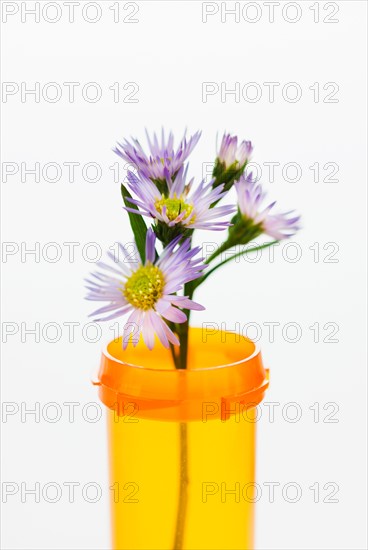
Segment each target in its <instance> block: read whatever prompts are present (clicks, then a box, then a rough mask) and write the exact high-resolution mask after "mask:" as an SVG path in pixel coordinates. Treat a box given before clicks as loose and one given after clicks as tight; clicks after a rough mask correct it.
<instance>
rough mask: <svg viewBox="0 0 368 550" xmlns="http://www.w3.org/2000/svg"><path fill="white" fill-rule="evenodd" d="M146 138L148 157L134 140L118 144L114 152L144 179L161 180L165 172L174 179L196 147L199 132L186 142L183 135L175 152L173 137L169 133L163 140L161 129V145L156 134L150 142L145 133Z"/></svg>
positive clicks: (163, 134) (199, 135) (163, 135)
mask: <svg viewBox="0 0 368 550" xmlns="http://www.w3.org/2000/svg"><path fill="white" fill-rule="evenodd" d="M146 136H147V141H148V146H149V150H150V155H149V156H147V155H146V153H145V152H144V150H143V148H142V146H141V144H140V143H139V141H138V140H137V139H134V138H132V139H131V143H130V142H129V141H128V140H124V142H123V143H118V144H117V146H116V147H115V149H114V152H115V153H116V154H117V155H119V156H120V157H122V158H123V159H124V160H126V161H128V162H130V163H132V164H133V165H134V166H135V167H136V168H137V170H138V172H139V174H141V175H143V176H145V177H146V178H150V179H153V180H163V179H165V175H164V174H165V172H168V173H169V174H170V177H175V175H176V174H177V172H178V171H179V170H180V168H181V167H182V166H183V164H184V162H185V161H186V160H187V158H188V156H189V155H190V153H191V152H192V151H193V149H194V147H195V146H196V145H197V143H198V140H199V138H200V137H201V132H196V133H195V134H194V135H193V136H192V137H191V138H189V140H188V141H187V139H186V136H185V134H184V137H183V139H182V140H181V142H180V143H179V146H178V148H177V150H176V151H175V149H174V136H173V134H172V133H171V132H170V134H169V137H168V138H167V139H165V133H164V130H163V129H162V134H161V144H160V143H159V140H158V138H157V135H156V134H154V135H153V140H152V141H151V139H150V137H149V135H148V132H147V131H146Z"/></svg>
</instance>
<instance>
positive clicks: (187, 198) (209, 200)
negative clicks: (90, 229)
mask: <svg viewBox="0 0 368 550" xmlns="http://www.w3.org/2000/svg"><path fill="white" fill-rule="evenodd" d="M187 171H188V166H187V167H186V169H185V170H184V167H183V166H182V167H181V168H180V170H179V172H178V174H177V175H176V177H175V180H173V179H172V178H171V176H170V174H169V172H168V170H165V172H164V177H165V179H166V182H167V187H168V195H167V194H161V193H160V191H159V190H158V188H157V187H156V185H155V184H154V183H153V182H152V181H151V180H149V179H147V178H145V177H141V178H137V177H136V176H135V175H134V174H133V173H132V172H130V173H129V174H128V180H129V183H130V189H131V190H132V191H133V193H135V195H137V197H139V198H138V199H129V200H130V202H132V203H133V204H135V205H136V206H138V208H139V209H140V210H139V211H138V210H136V209H134V208H127V210H128V211H129V212H133V213H135V214H141V215H143V216H148V217H151V218H154V219H155V220H158V221H159V222H162V223H165V224H167V225H168V226H169V227H173V226H174V225H176V224H181V225H182V226H184V227H187V228H192V229H211V230H213V231H218V230H221V229H225V228H226V227H228V226H229V225H230V223H229V222H221V221H218V219H217V218H220V217H223V216H227V215H229V214H231V213H233V212H234V211H235V207H234V206H220V207H215V208H211V204H213V203H215V202H217V201H218V200H220V199H221V198H222V197H223V196H224V195H225V194H226V192H224V191H223V188H224V185H223V184H222V185H219V186H218V187H216V188H212V184H213V181H214V180H211V181H210V182H209V183H208V184H207V185H205V182H204V180H203V181H202V182H201V183H200V184H199V186H198V187H197V189H196V190H195V191H194V192H193V193H191V187H192V184H193V179H191V180H190V181H189V182H188V183H186V176H187Z"/></svg>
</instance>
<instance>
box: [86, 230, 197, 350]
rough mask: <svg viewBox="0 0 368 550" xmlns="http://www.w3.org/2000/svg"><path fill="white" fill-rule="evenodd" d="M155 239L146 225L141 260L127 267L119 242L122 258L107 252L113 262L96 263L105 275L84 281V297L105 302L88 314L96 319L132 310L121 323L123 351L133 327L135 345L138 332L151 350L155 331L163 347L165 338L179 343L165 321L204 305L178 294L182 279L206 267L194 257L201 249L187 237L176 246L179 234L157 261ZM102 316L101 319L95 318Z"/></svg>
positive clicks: (179, 318) (181, 319)
mask: <svg viewBox="0 0 368 550" xmlns="http://www.w3.org/2000/svg"><path fill="white" fill-rule="evenodd" d="M155 241H156V236H155V234H154V232H153V231H152V229H149V230H148V231H147V235H146V261H145V263H144V264H142V263H141V262H139V261H137V262H135V265H134V266H133V267H130V265H131V264H129V263H128V255H127V252H126V251H125V249H124V247H123V246H122V245H121V244H120V245H119V251H120V253H122V255H123V258H122V259H118V260H117V259H116V258H115V257H114V255H113V254H112V253H111V252H108V256H109V258H110V259H111V260H112V261H113V262H114V264H113V265H108V264H105V263H103V262H98V263H97V266H98V267H100V268H102V269H103V270H105V271H107V273H104V272H96V273H92V278H91V279H87V280H86V281H87V283H88V286H87V285H86V288H87V289H88V294H87V296H86V298H87V300H92V301H104V302H109V304H107V305H105V306H103V307H102V308H100V309H97V310H96V311H95V312H94V313H92V314H91V315H92V316H97V319H95V321H96V322H99V321H109V320H111V319H115V318H117V317H120V316H122V315H126V314H128V313H130V315H129V318H128V319H127V322H126V324H125V327H124V333H123V348H124V349H126V347H127V345H128V343H129V340H130V336H131V333H132V329H136V330H133V332H134V339H133V345H134V346H136V345H137V343H138V338H137V336H138V335H140V334H142V335H143V339H144V342H145V344H146V345H147V347H148V348H149V349H153V346H154V336H155V334H156V335H157V336H158V338H159V340H160V341H161V343H162V344H163V345H164V346H165V347H166V348H168V347H169V342H171V343H172V344H174V345H179V340H178V338H177V337H176V336H175V334H174V333H173V332H172V330H171V329H170V328H169V326H168V325H167V323H166V321H165V320H167V321H172V322H174V323H184V322H185V321H186V320H187V317H186V315H185V313H184V312H183V311H182V308H184V309H195V310H203V309H204V307H203V306H201V305H200V304H198V303H196V302H194V301H193V300H190V299H189V298H188V297H187V296H178V295H177V292H179V291H180V290H182V288H183V285H184V284H185V283H187V282H189V281H192V280H194V279H197V278H198V277H200V276H201V275H202V271H203V269H204V268H205V267H206V266H205V265H204V264H203V262H202V258H194V256H196V255H197V253H198V252H199V251H200V248H199V247H195V248H193V249H190V241H189V239H187V240H185V241H184V242H183V243H182V244H181V245H180V246H179V247H177V245H178V244H179V241H180V237H177V238H175V239H174V240H173V241H172V242H171V243H170V244H169V245H168V246H167V247H166V248H165V249H164V250H163V252H162V254H161V255H160V257H159V258H158V259H157V260H156V256H155ZM100 315H103V317H99V316H100Z"/></svg>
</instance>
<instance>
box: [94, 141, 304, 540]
mask: <svg viewBox="0 0 368 550" xmlns="http://www.w3.org/2000/svg"><path fill="white" fill-rule="evenodd" d="M199 138H200V133H196V134H194V135H193V136H192V137H191V138H190V139H188V140H187V139H186V137H185V136H184V138H183V139H182V140H181V142H180V144H179V145H178V147H177V148H174V138H173V135H172V134H171V133H170V134H169V136H168V137H165V134H164V132H162V137H161V142H160V141H159V139H158V137H157V136H156V135H154V136H153V139H152V140H151V139H150V138H149V136H148V135H147V140H148V147H149V154H146V153H145V151H144V149H143V148H142V146H141V145H140V143H139V141H137V140H135V139H132V140H131V141H128V140H125V141H124V142H123V143H118V144H117V146H116V148H115V152H116V153H117V154H118V155H119V156H120V157H121V158H122V159H124V160H125V161H127V162H128V163H129V164H130V165H132V166H133V167H134V169H135V170H134V171H133V170H129V171H128V176H127V179H128V184H127V185H123V184H122V185H121V193H122V198H123V201H124V209H125V211H126V212H127V213H128V215H129V219H130V223H131V227H132V231H133V233H134V238H135V243H136V250H137V255H136V257H135V258H134V261H133V260H132V259H131V257H130V255H129V254H128V251H127V250H126V248H125V247H124V246H123V245H122V244H121V245H120V246H119V254H118V255H116V254H115V255H114V254H112V253H108V256H109V258H110V263H109V264H107V263H102V262H99V263H98V267H99V268H100V270H101V271H99V272H96V273H94V274H92V277H91V278H90V279H88V280H87V289H88V294H87V299H88V300H92V301H102V302H107V303H106V304H105V305H103V307H101V308H99V309H97V310H96V311H95V312H94V313H93V314H92V315H93V316H94V317H95V319H96V321H97V322H99V321H108V320H111V319H115V318H120V317H123V316H124V327H123V330H122V336H121V337H120V338H118V339H116V340H114V341H112V342H110V343H109V344H108V346H107V347H106V349H105V350H104V352H103V353H102V359H101V367H100V371H99V376H98V380H97V381H96V384H97V385H98V386H99V394H100V398H101V400H102V401H103V403H105V405H107V407H108V411H109V412H108V429H109V437H110V473H111V491H112V498H111V502H112V519H113V545H114V548H116V549H117V548H119V549H129V550H133V549H141V550H143V549H144V550H151V549H159V550H165V549H175V550H180V549H184V548H186V549H193V550H194V549H195V550H200V549H206V550H212V549H219V550H220V549H221V550H224V549H231V550H235V549H245V548H247V549H248V548H252V547H253V515H254V502H255V500H256V495H255V489H256V486H255V473H254V462H255V453H254V447H255V422H254V417H252V411H254V409H255V407H256V405H257V404H258V403H259V402H260V401H261V400H262V397H263V394H264V391H265V389H266V387H267V385H268V372H267V371H266V370H265V369H264V367H263V364H262V359H261V354H260V351H259V349H258V348H257V346H256V345H255V344H254V343H253V342H252V341H250V340H249V339H247V338H245V337H243V336H240V335H237V334H235V333H232V332H221V331H217V332H216V331H212V333H211V334H210V335H209V334H204V333H203V331H201V329H195V328H190V326H189V320H190V313H191V311H192V310H197V311H200V310H203V309H204V306H203V305H202V304H200V303H198V302H197V301H194V300H193V296H194V293H195V292H197V289H198V288H199V287H200V286H201V285H202V284H203V283H204V282H205V281H206V280H207V279H208V278H209V277H210V276H213V275H214V273H215V272H216V271H217V270H218V269H219V267H221V266H224V265H225V264H227V263H229V262H231V261H232V260H234V259H236V258H238V257H239V256H240V255H242V254H244V253H245V252H244V250H242V251H239V252H238V253H234V254H232V255H229V252H228V253H227V254H226V257H225V258H223V253H224V252H225V251H228V249H230V248H233V247H234V246H241V245H246V244H248V243H250V242H253V241H254V239H256V238H257V237H259V236H261V235H264V237H265V240H264V242H262V243H261V244H256V245H255V246H254V247H252V248H249V249H248V250H247V251H246V253H249V252H251V251H256V250H259V249H262V248H265V247H269V246H272V245H274V244H275V243H277V242H278V241H280V240H281V239H284V238H287V237H290V236H291V235H293V234H294V233H295V232H296V230H297V229H298V222H299V217H298V216H295V215H294V214H293V213H292V212H287V213H281V214H280V213H279V214H274V206H275V203H274V202H273V203H271V204H269V205H267V206H265V205H264V198H265V193H264V192H263V190H262V187H261V185H260V184H258V183H257V182H256V181H255V180H254V179H253V176H252V173H251V172H250V173H247V170H246V168H247V164H248V162H249V160H250V156H251V154H252V150H253V147H252V144H251V142H250V141H242V142H241V143H240V144H239V143H238V138H237V137H234V136H231V135H229V134H225V135H224V136H223V138H222V141H221V145H220V148H219V150H218V153H217V157H216V159H215V162H214V167H213V174H212V179H211V181H209V182H205V181H201V183H199V184H198V185H196V184H195V183H194V180H193V179H189V178H188V164H186V162H187V159H188V157H189V155H190V154H191V152H192V150H193V149H194V147H195V145H196V144H197V142H198V140H199ZM232 187H234V188H235V190H236V195H237V205H234V204H230V205H228V204H226V205H221V204H220V203H221V201H222V200H223V199H224V198H225V197H230V194H229V191H230V190H231V189H232ZM145 220H148V221H149V222H150V223H149V225H150V226H149V227H148V225H147V224H146V222H145ZM201 229H206V230H213V231H226V239H225V240H224V241H223V243H222V244H221V246H219V247H217V249H216V250H215V252H213V253H212V254H211V255H210V256H209V257H207V258H203V257H202V255H201V247H200V246H192V239H193V233H194V231H196V230H201ZM270 238H271V240H270ZM253 416H254V415H253Z"/></svg>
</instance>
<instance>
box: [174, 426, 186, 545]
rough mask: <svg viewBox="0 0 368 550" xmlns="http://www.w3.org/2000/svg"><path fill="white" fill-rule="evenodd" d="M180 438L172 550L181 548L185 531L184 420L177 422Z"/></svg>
mask: <svg viewBox="0 0 368 550" xmlns="http://www.w3.org/2000/svg"><path fill="white" fill-rule="evenodd" d="M179 439H180V483H179V503H178V513H177V516H176V529H175V539H174V546H173V550H182V549H183V541H184V531H185V520H186V515H187V506H188V485H189V472H188V425H187V423H186V422H180V424H179Z"/></svg>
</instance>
